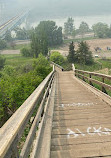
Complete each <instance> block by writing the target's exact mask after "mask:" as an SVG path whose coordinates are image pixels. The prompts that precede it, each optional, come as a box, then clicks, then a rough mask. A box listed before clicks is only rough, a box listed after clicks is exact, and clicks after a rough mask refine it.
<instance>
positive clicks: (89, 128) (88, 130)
mask: <svg viewBox="0 0 111 158" xmlns="http://www.w3.org/2000/svg"><path fill="white" fill-rule="evenodd" d="M91 129H92V128H91V127H88V128H87V133H88V134H89V135H92V136H93V135H94V133H91V132H90V130H91Z"/></svg>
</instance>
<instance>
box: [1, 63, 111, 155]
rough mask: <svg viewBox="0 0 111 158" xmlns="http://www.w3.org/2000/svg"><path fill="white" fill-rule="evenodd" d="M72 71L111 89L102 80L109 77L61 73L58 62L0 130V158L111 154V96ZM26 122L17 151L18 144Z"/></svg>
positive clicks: (103, 87)
mask: <svg viewBox="0 0 111 158" xmlns="http://www.w3.org/2000/svg"><path fill="white" fill-rule="evenodd" d="M56 65H57V64H56ZM73 69H74V66H73ZM74 72H75V74H76V76H78V77H79V76H80V77H81V78H82V79H84V80H85V79H87V80H88V82H89V83H90V84H91V85H92V84H93V83H97V84H98V85H100V87H101V89H102V90H103V91H104V92H107V91H106V89H107V90H109V91H110V90H111V85H107V84H106V83H105V79H109V80H111V76H108V75H102V74H97V73H94V72H85V71H84V72H83V71H81V70H77V69H76V70H74V71H66V72H65V71H61V67H60V66H58V68H57V67H56V71H55V68H54V66H53V71H52V72H51V73H50V74H49V75H48V76H47V77H46V78H45V79H44V80H43V82H42V83H41V84H40V85H39V86H38V87H37V88H36V89H35V91H34V92H33V93H32V94H31V95H30V96H29V97H28V98H27V100H26V101H25V102H24V103H23V104H22V106H21V107H20V108H19V109H18V110H17V111H16V112H15V113H14V115H12V117H10V119H9V120H8V121H7V122H6V123H5V124H4V126H3V127H2V128H1V129H0V158H27V157H29V155H30V158H92V157H94V158H96V157H107V158H111V97H109V96H108V95H106V94H105V93H103V92H101V91H99V90H97V89H95V88H94V87H92V86H91V85H89V84H87V83H85V82H83V81H82V80H80V79H78V78H77V77H75V74H74ZM79 73H80V74H79ZM84 74H87V76H84ZM88 75H89V77H88ZM92 75H94V76H99V77H100V78H101V79H102V82H100V81H96V80H95V79H93V78H91V77H92ZM38 105H39V108H38V110H36V108H37V106H38ZM35 110H36V112H37V113H35ZM32 119H33V120H32ZM31 120H32V121H31ZM29 124H30V125H31V127H30V130H29V133H28V136H27V138H26V140H25V142H24V144H23V146H22V149H21V152H19V151H18V145H19V142H21V137H22V136H23V133H24V129H25V127H26V128H27V127H28V126H29ZM22 143H23V142H22Z"/></svg>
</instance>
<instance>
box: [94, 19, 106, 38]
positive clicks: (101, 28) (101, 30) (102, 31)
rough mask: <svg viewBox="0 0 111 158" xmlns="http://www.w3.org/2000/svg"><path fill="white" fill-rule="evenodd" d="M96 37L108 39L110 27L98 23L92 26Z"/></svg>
mask: <svg viewBox="0 0 111 158" xmlns="http://www.w3.org/2000/svg"><path fill="white" fill-rule="evenodd" d="M92 28H93V31H94V34H95V36H97V37H99V38H105V37H108V33H109V27H108V25H107V24H105V23H101V22H99V23H97V24H94V25H93V26H92Z"/></svg>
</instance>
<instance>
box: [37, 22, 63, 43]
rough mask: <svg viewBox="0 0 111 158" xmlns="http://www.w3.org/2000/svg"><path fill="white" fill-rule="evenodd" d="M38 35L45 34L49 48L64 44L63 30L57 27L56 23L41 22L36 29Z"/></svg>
mask: <svg viewBox="0 0 111 158" xmlns="http://www.w3.org/2000/svg"><path fill="white" fill-rule="evenodd" d="M35 32H36V34H38V35H41V34H42V33H43V32H44V34H45V35H46V37H47V42H48V46H55V45H60V44H62V42H63V40H62V28H61V27H57V26H56V23H55V22H54V21H41V22H40V24H39V25H38V27H36V29H35Z"/></svg>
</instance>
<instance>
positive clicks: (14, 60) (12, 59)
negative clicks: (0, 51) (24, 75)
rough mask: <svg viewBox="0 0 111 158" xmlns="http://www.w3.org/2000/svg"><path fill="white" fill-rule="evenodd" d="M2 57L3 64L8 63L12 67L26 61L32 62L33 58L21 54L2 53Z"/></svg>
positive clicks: (26, 62)
mask: <svg viewBox="0 0 111 158" xmlns="http://www.w3.org/2000/svg"><path fill="white" fill-rule="evenodd" d="M2 56H3V57H5V58H6V62H5V65H10V66H13V67H16V66H19V65H24V64H28V63H32V62H33V60H34V59H33V58H31V57H23V56H22V55H21V54H20V55H18V54H17V55H15V54H14V55H2Z"/></svg>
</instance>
